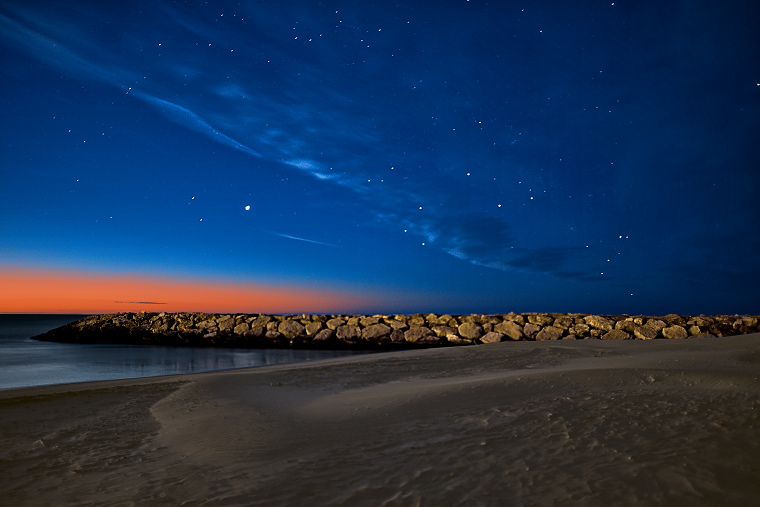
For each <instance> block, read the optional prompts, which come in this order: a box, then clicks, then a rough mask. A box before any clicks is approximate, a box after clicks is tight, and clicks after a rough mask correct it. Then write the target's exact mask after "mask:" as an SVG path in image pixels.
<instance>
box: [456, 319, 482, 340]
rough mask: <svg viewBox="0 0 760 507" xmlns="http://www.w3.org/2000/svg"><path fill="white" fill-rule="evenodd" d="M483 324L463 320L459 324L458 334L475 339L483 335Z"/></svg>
mask: <svg viewBox="0 0 760 507" xmlns="http://www.w3.org/2000/svg"><path fill="white" fill-rule="evenodd" d="M483 334H484V333H483V326H481V325H480V324H478V323H477V322H465V323H464V324H462V325H460V326H459V336H461V337H462V338H467V339H468V340H475V339H477V338H480V337H481V336H483Z"/></svg>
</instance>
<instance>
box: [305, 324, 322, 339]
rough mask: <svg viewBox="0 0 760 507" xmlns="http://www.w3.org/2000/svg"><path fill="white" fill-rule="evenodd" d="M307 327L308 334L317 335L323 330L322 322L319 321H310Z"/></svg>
mask: <svg viewBox="0 0 760 507" xmlns="http://www.w3.org/2000/svg"><path fill="white" fill-rule="evenodd" d="M305 327H306V334H307V335H308V336H315V335H316V334H317V333H319V332H320V331H321V330H322V323H321V322H319V321H315V322H309V323H308V324H306V326H305Z"/></svg>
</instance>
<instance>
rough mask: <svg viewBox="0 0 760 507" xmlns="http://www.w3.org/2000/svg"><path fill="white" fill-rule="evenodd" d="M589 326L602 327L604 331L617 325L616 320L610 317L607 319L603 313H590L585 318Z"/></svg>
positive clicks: (610, 329)
mask: <svg viewBox="0 0 760 507" xmlns="http://www.w3.org/2000/svg"><path fill="white" fill-rule="evenodd" d="M583 320H584V321H585V322H586V324H588V325H589V326H591V327H593V328H596V329H601V330H602V331H612V328H613V327H614V326H615V324H614V322H612V321H611V320H610V319H606V318H604V317H602V316H601V315H589V316H587V317H585V318H584V319H583Z"/></svg>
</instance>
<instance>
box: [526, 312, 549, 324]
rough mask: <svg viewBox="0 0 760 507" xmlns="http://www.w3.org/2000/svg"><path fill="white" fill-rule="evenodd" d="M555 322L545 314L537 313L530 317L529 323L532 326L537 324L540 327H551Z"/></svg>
mask: <svg viewBox="0 0 760 507" xmlns="http://www.w3.org/2000/svg"><path fill="white" fill-rule="evenodd" d="M553 321H554V319H553V318H551V316H549V315H547V314H545V313H537V314H535V315H528V322H530V323H531V324H535V325H537V326H538V327H545V326H549V325H551V323H552V322H553Z"/></svg>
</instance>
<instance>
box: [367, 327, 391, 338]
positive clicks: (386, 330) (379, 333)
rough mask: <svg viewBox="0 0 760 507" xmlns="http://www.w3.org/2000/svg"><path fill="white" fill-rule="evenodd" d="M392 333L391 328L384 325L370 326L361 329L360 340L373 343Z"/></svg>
mask: <svg viewBox="0 0 760 507" xmlns="http://www.w3.org/2000/svg"><path fill="white" fill-rule="evenodd" d="M392 331H393V330H392V329H391V327H390V326H386V325H385V324H371V325H369V326H367V327H365V328H364V329H362V338H364V339H365V340H369V341H375V340H377V339H378V338H380V337H383V336H388V337H390V335H391V332H392Z"/></svg>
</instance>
